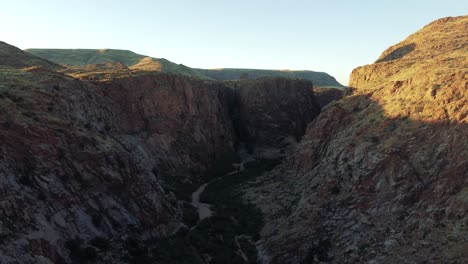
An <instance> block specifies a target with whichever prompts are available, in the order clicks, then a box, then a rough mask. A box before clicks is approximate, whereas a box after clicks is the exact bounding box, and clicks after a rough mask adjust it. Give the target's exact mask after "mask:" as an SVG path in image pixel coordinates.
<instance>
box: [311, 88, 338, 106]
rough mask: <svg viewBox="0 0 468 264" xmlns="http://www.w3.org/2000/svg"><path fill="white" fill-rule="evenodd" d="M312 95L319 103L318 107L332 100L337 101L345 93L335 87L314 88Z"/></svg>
mask: <svg viewBox="0 0 468 264" xmlns="http://www.w3.org/2000/svg"><path fill="white" fill-rule="evenodd" d="M313 91H314V95H315V99H316V100H317V102H318V103H319V105H320V107H322V108H323V107H325V106H326V105H328V104H330V103H331V102H333V101H338V100H340V99H341V98H343V95H344V93H345V91H344V90H342V89H336V88H320V87H317V88H314V89H313Z"/></svg>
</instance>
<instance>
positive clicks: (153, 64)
mask: <svg viewBox="0 0 468 264" xmlns="http://www.w3.org/2000/svg"><path fill="white" fill-rule="evenodd" d="M26 51H27V52H29V53H31V54H33V55H36V56H39V57H41V58H44V59H47V60H49V61H52V62H55V63H57V64H62V65H66V66H85V65H90V64H105V63H109V62H119V63H122V64H123V65H125V66H127V67H129V68H130V69H133V70H141V71H158V72H163V73H172V74H180V75H186V76H191V77H196V78H200V79H216V80H238V79H244V78H245V79H256V78H259V77H285V78H301V79H306V80H310V81H312V82H313V83H314V85H316V86H322V87H323V86H326V87H338V88H342V87H344V86H343V85H341V84H340V83H339V82H337V81H336V79H335V78H334V77H333V76H330V75H328V74H327V73H324V72H313V71H281V70H259V69H232V68H224V69H196V68H190V67H187V66H185V65H182V64H176V63H173V62H171V61H168V60H166V59H157V58H152V57H148V56H145V55H141V54H137V53H135V52H133V51H129V50H116V49H26Z"/></svg>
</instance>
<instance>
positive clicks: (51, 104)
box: [0, 69, 181, 263]
mask: <svg viewBox="0 0 468 264" xmlns="http://www.w3.org/2000/svg"><path fill="white" fill-rule="evenodd" d="M0 75H1V76H2V91H1V95H0V105H1V106H2V112H1V115H0V123H1V125H0V215H1V217H0V236H1V237H2V239H1V246H0V256H1V262H2V263H18V262H20V263H28V262H33V263H35V262H36V261H38V259H39V260H41V259H42V261H43V262H42V263H60V262H63V261H65V260H67V259H68V256H69V255H70V254H71V253H70V252H69V250H70V248H67V247H66V245H69V244H70V243H72V242H73V241H83V244H80V245H78V246H77V247H78V248H79V250H88V251H90V252H91V251H92V252H94V250H95V249H94V248H92V247H89V248H87V247H86V243H88V242H89V241H92V240H93V239H101V240H104V241H112V240H114V239H117V240H118V239H120V236H122V235H125V234H128V233H129V232H130V230H132V228H138V229H139V230H144V234H145V235H146V236H152V237H161V236H166V235H168V234H171V233H173V232H175V231H176V230H178V229H179V228H180V226H181V222H180V211H179V209H178V205H177V201H176V200H175V198H174V197H173V196H172V197H171V196H170V195H168V194H167V193H165V191H164V190H163V188H162V187H161V183H160V181H159V179H158V178H157V176H156V175H154V173H153V172H152V164H153V161H152V160H150V159H149V158H147V156H148V155H147V154H146V153H145V151H144V150H143V149H142V148H141V144H140V143H139V142H138V139H137V138H132V137H130V136H121V135H119V134H118V131H119V117H118V116H117V115H116V114H115V113H116V111H115V109H116V107H117V105H116V104H115V103H113V102H112V101H111V100H110V99H109V98H106V97H104V96H102V95H101V94H100V92H99V89H98V87H96V86H94V85H90V84H87V83H83V82H80V81H77V80H74V79H72V78H70V77H67V76H63V75H61V74H57V73H48V72H29V71H26V70H18V69H9V70H6V69H2V71H1V73H0ZM114 245H117V242H115V244H114ZM81 247H83V248H81Z"/></svg>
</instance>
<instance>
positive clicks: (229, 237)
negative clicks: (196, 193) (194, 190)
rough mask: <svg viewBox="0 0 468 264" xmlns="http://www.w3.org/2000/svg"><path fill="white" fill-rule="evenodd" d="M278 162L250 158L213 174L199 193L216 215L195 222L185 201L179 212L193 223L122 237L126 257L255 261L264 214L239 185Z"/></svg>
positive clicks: (183, 263) (220, 263)
mask: <svg viewBox="0 0 468 264" xmlns="http://www.w3.org/2000/svg"><path fill="white" fill-rule="evenodd" d="M276 164H278V161H277V160H259V161H253V162H250V163H247V164H245V168H246V169H245V170H244V171H243V172H241V173H237V174H233V175H226V176H221V177H218V178H216V180H214V181H213V182H212V183H211V184H209V185H208V187H207V189H206V190H205V192H203V194H202V197H201V198H202V200H203V201H204V202H208V203H211V204H212V208H213V209H214V213H215V215H214V216H212V217H209V218H206V219H204V220H203V221H201V222H199V223H198V224H197V222H198V213H197V211H196V210H195V209H194V208H193V207H192V206H190V205H189V204H188V203H184V204H183V208H182V209H183V210H182V211H183V214H184V215H183V217H182V218H183V220H184V223H185V224H186V225H187V226H189V227H192V228H191V229H184V230H181V231H179V232H178V233H177V234H175V235H173V236H171V237H168V238H164V239H159V240H138V239H136V238H135V237H129V238H128V239H127V240H126V241H124V242H123V244H124V248H125V249H126V250H127V253H126V255H125V260H126V261H128V262H129V263H151V262H157V263H162V264H166V263H167V264H169V263H171V264H173V263H176V264H189V263H190V264H197V263H206V261H207V259H210V263H214V264H230V263H232V264H245V263H257V252H256V248H255V245H254V241H255V240H258V238H259V232H260V229H261V227H262V225H263V220H262V214H261V212H260V210H258V209H257V208H255V207H254V206H253V205H251V204H248V203H246V202H244V201H243V200H242V198H241V196H242V190H241V189H242V184H244V183H245V182H246V181H248V180H252V179H254V178H255V177H256V176H258V175H260V174H261V173H263V172H264V171H266V170H270V169H272V168H273V167H274V166H275V165H276ZM155 173H157V172H155ZM185 191H187V190H184V192H185ZM132 233H134V234H137V233H138V232H132ZM94 244H96V243H94ZM97 244H98V245H100V244H102V243H97ZM104 244H105V243H104ZM96 247H97V246H96Z"/></svg>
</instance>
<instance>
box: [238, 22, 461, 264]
mask: <svg viewBox="0 0 468 264" xmlns="http://www.w3.org/2000/svg"><path fill="white" fill-rule="evenodd" d="M467 32H468V17H467V16H464V17H454V18H444V19H440V20H437V21H435V22H432V23H431V24H429V25H427V26H426V27H424V28H423V29H421V30H420V31H418V32H416V33H415V34H413V35H411V36H409V37H408V38H407V39H406V40H404V41H403V42H401V43H399V44H397V45H395V46H393V47H391V48H389V49H388V50H386V51H385V52H384V53H383V54H382V56H381V57H380V58H379V59H378V60H377V62H376V63H374V64H371V65H366V66H363V67H359V68H357V69H355V70H354V71H353V73H352V75H351V81H350V86H351V87H353V92H352V93H351V94H350V95H348V96H346V97H345V98H344V99H342V100H341V101H338V102H336V103H334V104H331V105H330V106H329V107H327V108H326V109H325V110H324V111H323V112H322V114H321V115H320V116H319V117H318V118H316V119H315V120H314V121H313V122H312V123H311V124H309V126H308V128H307V132H306V135H305V136H304V138H303V140H302V141H301V143H300V144H299V146H298V147H297V149H296V151H295V153H294V154H293V155H292V156H291V157H290V159H289V160H288V161H287V162H286V163H284V164H283V165H281V166H280V167H278V168H277V169H275V170H273V171H272V172H270V173H267V174H265V175H264V176H263V178H262V179H260V180H259V181H258V182H257V183H256V186H257V187H255V188H252V189H251V190H249V191H248V192H247V194H246V195H245V197H246V198H247V199H248V200H250V201H252V202H254V203H255V204H256V205H257V206H259V207H260V208H261V209H262V211H263V213H264V215H265V218H266V219H265V221H266V225H265V227H264V228H263V230H262V239H261V242H260V243H259V247H260V248H261V249H262V250H263V253H264V254H263V255H262V257H263V260H264V262H265V263H324V262H325V263H466V262H467V261H468V253H467V252H468V251H467V248H468V237H467V235H466V234H468V226H467V221H468V215H467V213H466V212H467V211H468V200H467V197H468V196H467V195H468V188H467V186H468V182H467V180H468V174H467V172H468V141H467V138H468V117H467V113H468V102H467V101H468V93H467V91H468V83H467V75H466V74H467V73H466V70H467V62H468V59H467V54H468V47H467V45H466V43H467V41H468V35H467Z"/></svg>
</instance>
